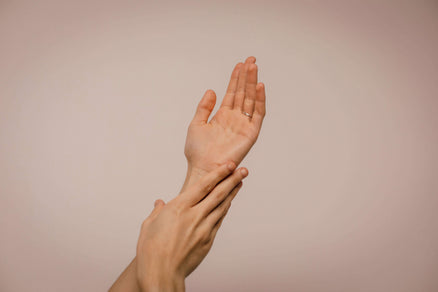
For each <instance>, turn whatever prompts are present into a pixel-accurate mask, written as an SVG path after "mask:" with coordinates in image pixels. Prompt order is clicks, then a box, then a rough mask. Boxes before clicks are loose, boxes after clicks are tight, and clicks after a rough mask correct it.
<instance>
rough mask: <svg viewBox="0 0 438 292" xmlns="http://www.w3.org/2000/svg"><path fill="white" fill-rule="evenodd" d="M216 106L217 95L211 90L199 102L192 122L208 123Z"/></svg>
mask: <svg viewBox="0 0 438 292" xmlns="http://www.w3.org/2000/svg"><path fill="white" fill-rule="evenodd" d="M215 105H216V93H215V92H214V91H213V90H211V89H209V90H207V91H206V92H205V94H204V96H203V97H202V99H201V101H200V102H199V104H198V107H197V109H196V113H195V116H194V117H193V120H192V122H194V123H198V124H205V123H207V121H208V117H209V116H210V114H211V112H212V111H213V109H214V106H215Z"/></svg>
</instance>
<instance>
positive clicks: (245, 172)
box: [240, 168, 248, 177]
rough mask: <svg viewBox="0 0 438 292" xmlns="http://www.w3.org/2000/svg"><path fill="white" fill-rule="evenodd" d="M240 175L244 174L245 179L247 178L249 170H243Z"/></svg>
mask: <svg viewBox="0 0 438 292" xmlns="http://www.w3.org/2000/svg"><path fill="white" fill-rule="evenodd" d="M240 173H242V175H243V176H244V177H245V176H247V175H248V170H247V169H246V168H242V169H241V170H240Z"/></svg>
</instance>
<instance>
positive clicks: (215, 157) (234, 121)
mask: <svg viewBox="0 0 438 292" xmlns="http://www.w3.org/2000/svg"><path fill="white" fill-rule="evenodd" d="M255 61H256V59H255V57H248V58H247V59H246V61H245V63H238V64H237V65H236V66H235V68H234V70H233V73H232V74H231V79H230V82H229V85H228V89H227V93H226V95H225V97H224V99H223V101H222V104H221V107H220V109H219V110H218V112H217V113H216V114H215V115H214V117H212V119H211V120H210V121H209V122H208V119H209V117H210V115H211V112H212V110H213V108H214V106H215V103H216V94H215V93H214V91H212V90H208V91H207V92H206V93H205V95H204V97H203V98H202V99H201V101H200V102H199V105H198V107H197V110H196V114H195V116H194V118H193V120H192V122H191V123H190V126H189V129H188V133H187V139H186V145H185V149H184V153H185V156H186V158H187V166H188V167H187V174H186V179H185V182H184V185H183V187H182V189H181V191H180V194H184V193H187V191H189V190H193V188H195V187H196V186H197V185H199V182H202V180H203V178H204V177H206V176H207V175H208V173H210V172H212V171H213V170H215V169H218V168H219V167H220V166H221V165H224V164H225V163H227V162H233V163H234V164H235V165H239V164H240V162H241V161H242V160H243V159H244V157H245V156H246V154H247V153H248V152H249V150H250V149H251V147H252V146H253V145H254V143H255V142H256V140H257V138H258V136H259V133H260V129H261V126H262V122H263V119H264V117H265V112H266V109H265V86H264V84H263V83H261V82H260V83H258V81H257V71H258V68H257V65H255ZM243 112H246V113H248V114H249V115H250V116H251V117H248V116H247V115H244V114H243ZM234 192H235V193H237V191H235V189H233V190H230V193H229V194H228V195H226V199H224V201H223V202H225V201H226V200H229V202H231V200H232V199H233V198H234V196H235V193H234ZM180 196H181V195H179V196H178V197H180ZM178 197H177V198H178ZM208 197H210V195H208ZM174 200H176V198H175V199H174ZM174 200H172V201H171V202H174ZM171 202H169V203H168V204H167V205H165V204H164V202H163V201H162V200H157V201H156V207H155V209H154V211H155V210H156V209H157V208H158V209H159V210H161V208H163V207H164V206H166V207H167V206H168V205H169V204H170V203H171ZM174 205H175V203H172V204H171V205H170V206H171V208H173V207H172V206H174ZM217 208H219V207H217ZM228 208H229V207H228ZM186 210H188V209H186ZM154 211H153V212H154ZM156 212H158V211H156ZM160 213H161V212H160ZM167 213H169V212H167ZM170 213H171V212H170ZM187 213H188V214H189V213H190V212H188V211H187ZM178 214H179V213H178ZM191 214H193V212H192V213H191ZM151 215H152V214H151ZM180 215H181V214H180ZM181 216H191V215H181ZM224 216H225V215H224ZM148 218H149V217H148ZM187 218H189V217H187ZM178 220H180V219H178ZM181 220H182V221H184V219H181ZM222 220H223V217H222V218H221V219H220V221H219V223H218V224H217V225H216V227H217V228H219V227H220V224H221V222H222ZM161 221H162V222H165V220H161ZM168 222H171V220H170V221H168ZM144 225H145V224H143V226H144ZM157 226H158V225H157ZM170 226H171V225H169V226H168V227H167V228H172V227H170ZM173 228H176V227H175V226H173ZM179 228H181V230H179V229H178V228H176V229H175V230H179V231H178V232H180V233H181V232H182V233H184V232H185V231H187V230H184V226H182V225H180V226H179ZM142 232H143V228H142ZM145 232H146V231H145ZM175 232H176V231H175ZM216 232H217V230H216V231H215V232H214V235H215V234H216ZM183 235H184V234H180V236H183ZM186 235H187V234H186ZM192 235H193V234H192ZM213 238H214V237H213ZM139 243H140V240H139ZM212 243H213V241H212V240H211V244H212ZM139 246H140V245H139ZM201 246H202V245H201ZM201 246H200V245H195V246H193V248H194V249H199V251H197V252H195V253H194V255H193V254H192V255H191V256H189V257H193V260H192V261H193V263H194V264H192V265H191V267H192V268H193V269H195V268H196V266H197V265H198V264H199V263H197V264H196V262H197V261H196V260H194V259H199V258H200V257H199V255H200V254H203V252H202V250H203V251H205V250H207V252H208V250H209V249H210V247H211V245H210V247H208V249H206V248H205V247H206V246H208V245H204V248H201ZM175 248H176V246H175ZM137 252H138V249H137ZM139 254H141V255H142V257H141V260H140V257H139ZM145 254H147V253H137V256H136V257H135V258H134V259H133V260H132V262H131V263H130V264H129V265H128V267H127V268H126V269H125V270H124V271H123V273H122V274H121V275H120V276H119V278H118V279H117V281H116V282H115V283H114V284H113V286H112V287H111V288H110V291H112V292H114V291H128V292H129V291H142V290H141V289H146V290H144V291H183V290H184V280H181V278H183V277H182V276H181V275H183V274H184V273H183V272H181V270H184V268H183V269H176V270H177V271H179V272H172V276H171V277H169V273H167V272H164V271H167V270H166V269H165V268H159V267H160V265H159V264H158V263H157V262H158V261H159V260H158V258H155V260H152V258H153V254H152V255H151V259H149V258H148V257H147V256H143V255H145ZM196 255H198V256H196ZM205 255H206V253H205ZM205 255H204V257H205ZM202 258H203V257H202ZM201 260H202V259H201ZM148 262H149V263H152V262H156V263H157V264H156V267H157V268H156V269H152V268H151V267H155V266H154V265H153V264H152V265H151V264H149V263H148ZM179 262H180V266H184V265H183V264H181V262H182V261H181V260H180V261H179ZM199 262H200V261H199ZM187 266H190V265H187ZM141 267H143V268H141ZM145 267H146V268H145ZM147 267H149V268H147ZM171 270H172V269H171ZM190 270H191V269H186V271H190ZM139 271H143V272H139ZM154 271H156V273H155V274H154ZM159 271H161V273H160V272H159ZM189 273H191V271H190V272H189ZM166 275H167V276H166Z"/></svg>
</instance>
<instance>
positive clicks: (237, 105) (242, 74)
mask: <svg viewBox="0 0 438 292" xmlns="http://www.w3.org/2000/svg"><path fill="white" fill-rule="evenodd" d="M248 65H249V63H245V64H243V65H242V68H240V71H239V80H238V81H237V89H236V94H235V96H234V104H233V108H234V109H238V110H242V107H243V100H244V99H245V87H246V75H247V73H248Z"/></svg>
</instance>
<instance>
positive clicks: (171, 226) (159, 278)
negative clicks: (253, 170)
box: [109, 161, 248, 292]
mask: <svg viewBox="0 0 438 292" xmlns="http://www.w3.org/2000/svg"><path fill="white" fill-rule="evenodd" d="M235 169H236V164H235V163H234V162H231V161H230V162H228V163H225V164H224V165H221V166H219V167H217V168H216V169H215V170H213V171H211V172H210V173H208V174H207V175H205V176H204V177H203V178H202V179H200V180H199V181H198V182H197V183H196V184H194V185H193V186H191V187H189V188H187V190H185V191H184V192H181V193H180V194H179V195H178V196H177V197H175V198H174V199H173V200H171V201H170V202H169V203H167V204H165V203H164V201H162V200H160V199H159V200H156V201H155V204H154V210H153V211H152V212H151V214H150V215H149V216H148V217H147V218H146V220H144V222H143V224H142V226H141V231H140V236H139V239H138V243H137V254H136V257H135V259H134V260H133V261H132V262H131V264H130V265H129V266H128V267H127V268H126V269H125V271H124V272H123V273H122V274H121V275H120V277H119V278H118V279H117V281H116V282H115V283H114V284H113V286H112V287H111V288H110V290H109V291H113V292H114V291H148V292H149V291H150V292H154V291H157V292H158V291H169V292H172V291H175V292H180V291H185V282H184V281H185V278H186V277H187V276H188V275H190V274H191V273H192V272H193V271H194V270H195V269H196V267H197V266H198V265H199V264H200V263H201V262H202V260H203V259H204V258H205V256H206V255H207V254H208V252H209V251H210V249H211V247H212V245H213V242H214V239H215V237H216V234H217V232H218V230H219V228H220V226H221V224H222V222H223V220H224V218H225V216H226V214H227V212H228V210H229V209H230V207H231V202H232V200H233V199H234V198H235V197H236V195H237V193H238V192H239V190H240V189H241V187H242V180H243V179H244V178H245V177H247V176H248V169H246V168H244V167H242V168H239V169H237V170H235Z"/></svg>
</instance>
